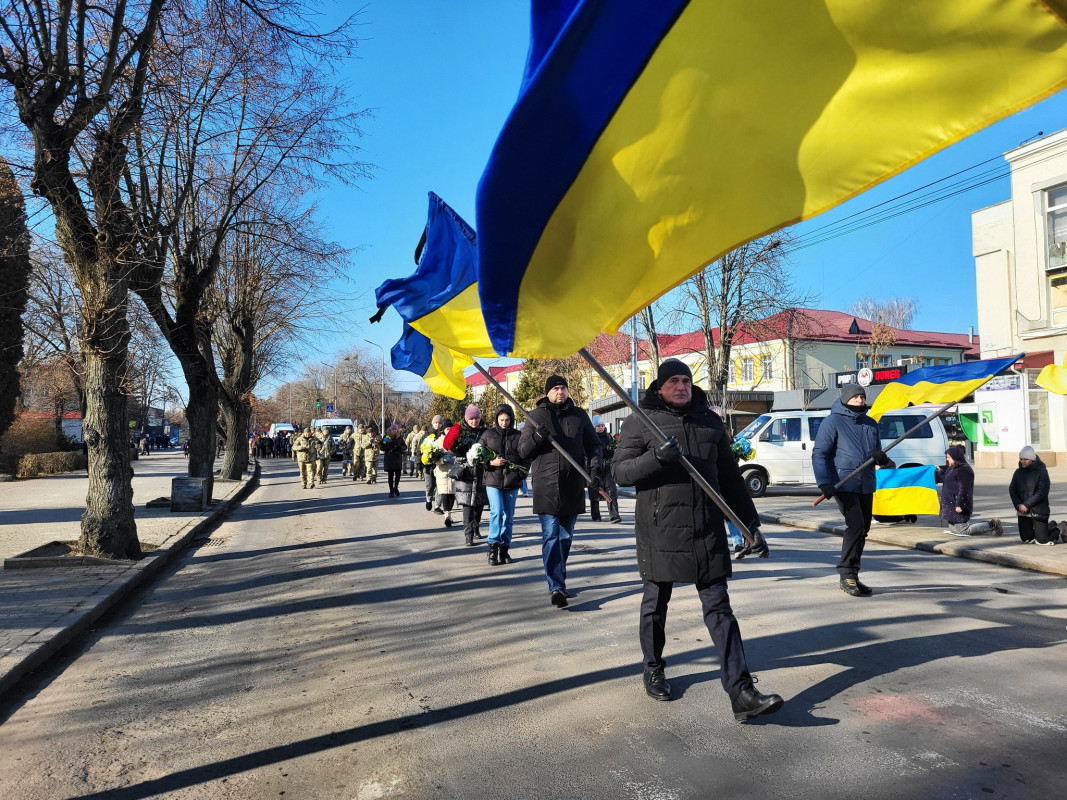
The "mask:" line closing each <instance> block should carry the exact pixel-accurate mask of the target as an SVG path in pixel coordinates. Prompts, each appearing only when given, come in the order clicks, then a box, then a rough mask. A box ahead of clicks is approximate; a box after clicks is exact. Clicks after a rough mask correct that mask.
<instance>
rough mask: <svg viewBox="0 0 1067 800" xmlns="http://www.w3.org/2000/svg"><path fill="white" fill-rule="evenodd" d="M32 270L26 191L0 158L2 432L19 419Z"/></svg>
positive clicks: (0, 373) (0, 395)
mask: <svg viewBox="0 0 1067 800" xmlns="http://www.w3.org/2000/svg"><path fill="white" fill-rule="evenodd" d="M30 269H31V266H30V233H29V230H28V229H27V228H26V207H25V205H24V204H23V202H22V192H21V190H20V189H19V185H18V182H17V181H16V180H15V175H14V173H12V172H11V167H9V166H8V164H7V162H6V161H5V160H4V159H3V158H0V434H3V432H4V431H6V430H7V429H8V427H9V426H10V425H11V423H12V422H13V421H14V419H15V403H16V402H17V400H18V397H19V373H18V365H19V361H21V360H22V314H23V312H25V310H26V299H27V289H28V287H29V283H30Z"/></svg>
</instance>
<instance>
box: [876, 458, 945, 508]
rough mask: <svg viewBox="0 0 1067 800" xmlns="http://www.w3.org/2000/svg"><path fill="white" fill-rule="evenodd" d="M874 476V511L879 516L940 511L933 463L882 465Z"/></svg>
mask: <svg viewBox="0 0 1067 800" xmlns="http://www.w3.org/2000/svg"><path fill="white" fill-rule="evenodd" d="M874 476H875V479H876V481H877V483H876V485H875V490H874V513H875V514H877V515H878V516H887V517H889V516H907V515H908V514H939V513H941V504H940V502H939V501H938V498H937V481H936V480H935V478H934V468H933V467H904V468H902V469H880V470H876V471H875V473H874Z"/></svg>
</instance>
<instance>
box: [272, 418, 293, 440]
mask: <svg viewBox="0 0 1067 800" xmlns="http://www.w3.org/2000/svg"><path fill="white" fill-rule="evenodd" d="M279 433H288V434H289V435H290V436H295V435H296V428H294V427H293V426H292V425H290V424H289V423H288V422H272V423H271V424H270V427H269V428H268V429H267V436H269V437H270V438H271V439H273V438H274V437H275V436H277V435H278V434H279Z"/></svg>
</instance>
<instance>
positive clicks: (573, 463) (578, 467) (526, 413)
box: [474, 361, 613, 503]
mask: <svg viewBox="0 0 1067 800" xmlns="http://www.w3.org/2000/svg"><path fill="white" fill-rule="evenodd" d="M474 367H475V369H477V370H478V371H479V372H480V373H482V375H484V376H485V379H486V380H487V381H489V382H490V383H491V384H493V386H495V387H496V388H497V390H498V391H499V392H500V393H501V394H502V395H504V397H505V398H506V399H507V400H508V402H510V403H511V404H512V405H513V406H515V408H517V409H518V410H519V411H521V412H522V415H523V416H524V417H526V419H529V420H530V424H531V425H533V426H534V427H535V428H537V429H538V430H539V431H540V430H541V426H540V425H538V424H537V423H536V422H534V421H533V420H532V419H530V412H529V411H527V410H526V409H525V408H523V407H522V403H520V402H519V401H518V400H516V399H515V397H514V396H513V395H512V394H511V393H510V392H509V391H508V390H507V389H505V388H504V387H503V386H501V385H500V383H499V382H498V381H497V379H496V378H494V377H493V376H492V375H490V374H489V371H488V370H487V369H485V367H483V366H482V365H481V364H479V363H478V362H477V361H475V362H474ZM544 436H545V437H546V438H547V439H548V443H549V444H550V445H552V446H553V447H554V448H556V450H557V451H558V452H559V454H560V455H561V456H563V457H564V458H565V459H567V461H569V462H570V465H571V466H572V467H574V468H575V469H576V470H578V474H579V475H581V476H582V477H583V478H585V482H586V483H592V482H593V478H592V477H591V476H590V475H589V473H588V472H586V471H585V469H584V468H583V467H582V465H581V464H579V463H578V461H577V460H576V459H575V458H574V456H572V455H571V454H570V453H568V452H567V451H566V450H565V449H564V447H563V445H561V444H560V443H559V442H557V441H556V439H555V437H554V436H552V434H551V433H548V432H547V431H545V433H544ZM597 491H598V492H599V493H600V496H601V497H603V498H604V500H605V501H606V502H608V503H611V502H613V501H612V499H611V497H609V496H608V493H607V492H605V491H604V490H603V489H598V490H597Z"/></svg>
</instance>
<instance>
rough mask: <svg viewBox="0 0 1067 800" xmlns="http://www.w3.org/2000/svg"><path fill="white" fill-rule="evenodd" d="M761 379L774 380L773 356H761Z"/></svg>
mask: <svg viewBox="0 0 1067 800" xmlns="http://www.w3.org/2000/svg"><path fill="white" fill-rule="evenodd" d="M759 379H760V380H761V381H770V380H774V359H773V358H772V357H771V356H760V357H759Z"/></svg>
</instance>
